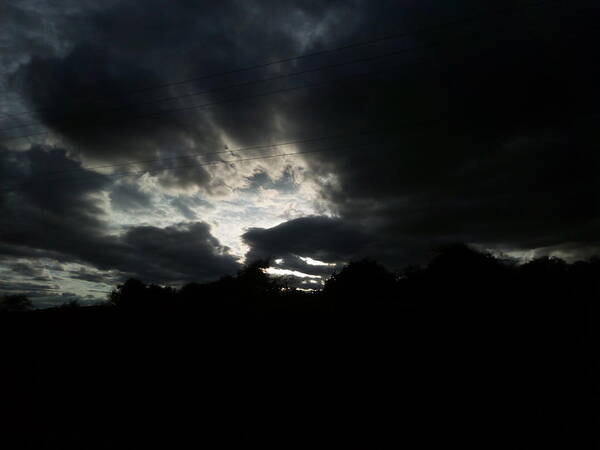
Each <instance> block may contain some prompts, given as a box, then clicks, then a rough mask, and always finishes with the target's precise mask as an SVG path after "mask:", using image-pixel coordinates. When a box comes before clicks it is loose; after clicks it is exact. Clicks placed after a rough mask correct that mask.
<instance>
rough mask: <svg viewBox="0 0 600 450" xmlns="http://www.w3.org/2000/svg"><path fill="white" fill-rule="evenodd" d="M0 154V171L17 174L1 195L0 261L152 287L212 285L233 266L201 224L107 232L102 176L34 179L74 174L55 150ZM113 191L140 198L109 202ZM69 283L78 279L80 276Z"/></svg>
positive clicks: (225, 251) (70, 163)
mask: <svg viewBox="0 0 600 450" xmlns="http://www.w3.org/2000/svg"><path fill="white" fill-rule="evenodd" d="M1 155H2V156H1V157H0V161H1V162H2V164H0V167H4V168H6V167H7V166H8V165H9V164H12V165H11V167H12V168H13V169H15V168H18V167H20V168H22V171H21V172H20V173H19V172H16V171H14V172H13V173H12V180H13V189H12V190H8V191H7V192H5V194H4V197H3V198H2V200H1V203H0V208H1V210H2V213H3V214H2V216H1V217H0V242H1V244H0V257H2V256H5V257H6V256H13V257H20V258H50V259H54V260H58V261H63V262H78V263H85V264H90V265H92V266H94V267H96V268H98V269H101V270H117V271H119V272H120V273H122V274H123V277H124V276H137V277H142V278H144V279H148V280H153V281H155V282H165V281H170V282H182V281H189V280H196V279H212V278H216V277H219V276H221V275H223V274H227V273H232V272H234V271H235V270H236V269H237V267H238V266H237V263H236V262H235V259H234V258H233V257H232V256H231V255H230V254H229V250H228V248H226V247H224V246H222V245H220V244H219V242H218V240H217V239H216V238H214V237H213V236H212V235H211V233H210V229H209V226H208V225H207V224H205V223H203V222H193V223H188V224H182V225H174V226H171V227H166V228H157V227H151V226H131V227H129V228H128V229H127V230H126V231H125V233H123V234H120V235H115V234H114V233H111V232H110V228H109V226H108V223H107V220H106V214H105V210H104V208H103V197H102V196H101V195H100V194H101V191H102V190H103V189H107V188H108V186H109V183H108V182H109V179H108V177H106V176H103V175H98V174H95V173H88V174H87V175H88V176H86V177H82V173H81V171H80V172H78V176H77V178H75V177H73V178H72V179H71V181H69V180H65V179H61V180H59V179H53V178H41V179H38V178H36V176H35V175H36V174H37V173H40V172H41V173H47V172H48V169H53V170H54V171H55V172H56V173H58V171H59V170H60V171H62V172H64V171H66V170H68V169H73V168H74V167H75V168H79V164H78V163H75V162H73V161H72V160H69V159H67V158H66V156H65V152H64V151H62V150H58V149H48V148H42V147H38V148H35V149H32V150H30V151H28V152H19V153H15V152H13V153H11V152H4V153H2V154H1ZM40 166H42V167H43V170H42V169H40ZM84 174H85V173H84ZM115 192H117V194H116V196H117V198H120V202H121V203H123V202H125V203H127V202H130V203H131V202H134V201H135V202H137V203H138V204H139V203H140V202H141V201H142V200H141V199H145V197H139V198H138V197H136V196H135V195H134V194H132V193H130V192H127V191H125V192H127V194H126V195H124V194H123V192H121V191H113V192H112V193H111V197H112V198H113V199H114V197H115ZM136 195H138V196H139V193H138V194H136ZM132 197H133V199H132ZM144 201H147V200H144ZM124 206H125V205H124ZM126 206H128V207H129V208H130V209H131V208H132V205H131V204H129V205H126ZM133 206H137V205H133ZM142 206H143V205H142ZM134 209H135V208H134ZM10 267H11V268H12V270H13V271H15V270H16V271H20V272H21V273H24V271H26V270H29V271H30V272H31V271H32V270H33V269H28V266H26V265H23V264H12V265H11V266H10ZM29 275H33V272H32V273H29ZM74 278H78V279H85V278H82V276H81V274H80V275H79V276H76V277H74ZM106 278H107V279H108V278H110V277H106ZM98 279H100V278H98Z"/></svg>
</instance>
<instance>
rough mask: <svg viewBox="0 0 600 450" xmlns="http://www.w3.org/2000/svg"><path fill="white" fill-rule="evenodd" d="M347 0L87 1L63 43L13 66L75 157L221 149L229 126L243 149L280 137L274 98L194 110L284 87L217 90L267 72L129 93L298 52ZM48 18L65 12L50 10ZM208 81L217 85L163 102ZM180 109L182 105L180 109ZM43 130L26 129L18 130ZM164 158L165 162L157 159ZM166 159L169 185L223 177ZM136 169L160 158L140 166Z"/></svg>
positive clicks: (21, 86)
mask: <svg viewBox="0 0 600 450" xmlns="http://www.w3.org/2000/svg"><path fill="white" fill-rule="evenodd" d="M342 3H343V2H339V3H338V2H331V3H330V4H323V3H320V2H260V3H254V4H250V3H245V2H244V3H242V2H233V1H232V2H185V1H178V2H165V1H164V0H152V1H149V2H144V3H143V4H142V3H139V2H118V3H115V2H113V3H111V4H108V5H107V6H106V7H104V8H98V7H94V8H89V7H88V10H87V11H86V8H85V7H84V8H81V9H80V10H79V11H77V13H75V14H74V16H73V17H71V22H73V23H74V24H75V26H74V27H73V28H72V29H71V28H68V27H64V28H60V29H63V30H64V31H63V35H62V36H61V38H62V39H63V40H64V41H65V42H67V43H68V45H67V50H66V51H63V52H46V53H40V52H34V53H32V54H31V55H30V60H29V61H28V62H26V63H23V64H22V65H21V66H20V67H19V69H18V70H17V71H15V72H14V73H13V74H12V76H11V83H12V85H14V86H16V87H17V88H18V90H19V91H20V92H21V93H22V94H23V96H24V98H25V99H26V101H27V103H28V105H29V107H30V108H32V109H34V110H36V111H38V113H37V116H38V118H39V120H40V123H41V124H43V126H44V127H47V128H49V129H50V130H52V131H53V132H55V133H57V134H58V135H59V136H61V137H62V138H63V139H64V140H65V143H66V144H67V145H69V148H70V151H71V152H72V153H73V154H74V155H76V156H77V157H79V158H83V159H86V160H99V161H107V162H119V161H137V160H148V159H149V158H157V157H165V156H168V157H173V156H174V155H179V156H182V155H186V154H189V153H198V152H211V151H213V152H214V151H219V150H222V149H223V148H224V147H223V143H222V142H221V135H222V133H223V132H226V133H227V135H228V136H229V138H230V139H233V140H234V141H236V143H239V144H240V145H247V144H256V143H261V142H264V141H265V140H269V139H275V140H276V139H277V138H282V137H283V136H284V135H283V134H282V133H283V132H284V130H281V129H280V128H281V124H278V123H277V118H276V117H277V114H278V112H277V109H278V107H277V105H276V104H275V103H273V102H272V101H271V99H270V98H264V99H262V98H258V99H255V100H253V101H251V102H233V103H226V104H224V105H223V106H218V107H215V108H210V109H209V110H207V109H193V108H192V109H190V107H193V106H195V105H198V104H206V103H215V102H223V101H225V102H228V101H229V100H230V99H232V98H238V97H246V96H253V95H257V94H261V93H263V92H265V90H267V91H268V90H269V89H272V88H273V87H275V88H277V87H281V86H279V85H278V84H273V83H271V84H270V85H269V84H267V85H265V84H264V83H262V84H260V83H259V84H256V85H247V86H245V87H244V89H234V90H227V91H215V90H214V88H216V87H219V86H223V85H227V84H232V83H240V81H244V80H246V79H247V78H248V77H249V78H250V79H253V78H260V77H264V76H265V75H268V70H267V71H254V72H250V73H241V74H239V76H237V77H229V78H223V77H218V78H216V79H199V80H197V81H195V82H191V83H186V84H183V85H175V86H172V87H165V88H162V89H158V90H143V91H142V92H133V91H136V90H138V91H139V89H140V88H142V89H143V88H145V87H147V86H160V85H164V84H168V83H169V82H171V81H177V80H181V79H190V78H198V77H199V76H201V75H203V74H207V73H215V72H221V71H229V70H232V69H237V68H238V67H240V66H244V65H248V64H255V63H256V61H257V60H259V61H262V60H266V59H270V58H273V57H285V56H288V55H289V54H290V53H298V52H300V51H302V49H303V48H302V47H303V44H304V43H303V42H302V40H303V39H304V38H306V36H305V35H304V34H303V31H304V32H312V30H311V25H312V24H313V23H316V22H323V21H325V22H327V23H328V24H329V23H330V22H331V23H332V24H335V23H337V21H338V20H339V18H336V16H335V14H334V13H335V11H336V7H337V5H338V4H342ZM17 9H18V7H17ZM49 9H50V10H52V8H49ZM21 14H24V12H22V11H21ZM47 14H49V17H51V18H52V20H58V19H56V18H54V15H52V14H51V13H50V11H47ZM67 23H69V22H67ZM61 25H62V24H61ZM290 30H294V32H291V31H290ZM57 39H58V38H57ZM270 69H274V70H278V69H280V68H278V67H272V68H270ZM40 74H43V76H40ZM240 77H241V78H240ZM265 88H267V89H265ZM207 89H209V90H210V89H213V90H212V91H211V92H208V93H205V94H203V95H201V96H193V97H189V96H188V97H186V98H175V99H172V100H169V101H161V102H156V100H157V99H164V98H170V97H177V96H179V97H181V96H182V95H189V94H190V93H194V92H198V91H199V90H207ZM177 109H179V110H181V111H179V112H178V111H174V110H177ZM166 110H170V112H168V113H165V112H166ZM23 121H24V122H25V123H27V122H30V120H25V119H24V120H23ZM40 129H41V128H39V127H30V128H22V129H19V130H18V131H16V132H15V133H14V135H18V134H28V133H31V132H34V133H35V132H37V131H38V130H40ZM266 153H269V152H266ZM259 154H260V153H259ZM163 166H165V163H164V162H163V163H161V164H160V165H159V167H163ZM166 166H168V167H171V168H172V170H170V171H167V172H162V173H161V174H160V177H159V179H160V180H161V182H162V183H163V184H164V185H165V186H166V187H175V186H179V185H180V186H181V187H183V188H189V187H191V186H196V185H198V186H203V187H205V188H207V189H209V188H210V187H211V183H213V182H216V183H217V184H218V180H213V179H212V178H211V176H210V175H209V173H208V172H206V171H205V170H204V169H203V168H202V167H200V166H198V165H197V163H196V162H195V161H194V160H188V161H186V164H185V165H183V166H182V165H181V164H179V165H177V164H174V163H173V164H166ZM140 167H142V168H144V169H152V168H156V167H157V165H156V164H151V163H141V164H140Z"/></svg>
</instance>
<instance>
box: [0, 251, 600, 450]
mask: <svg viewBox="0 0 600 450" xmlns="http://www.w3.org/2000/svg"><path fill="white" fill-rule="evenodd" d="M455 256H456V255H455ZM465 258H466V259H465ZM459 262H460V264H457V261H456V260H452V258H450V259H448V257H447V258H446V260H444V259H443V258H442V259H441V260H440V259H438V260H437V263H435V262H434V263H432V264H431V265H430V267H429V268H428V269H426V270H424V271H413V272H411V273H410V274H408V275H407V276H406V277H405V278H403V279H402V280H400V281H394V284H389V285H386V284H385V283H386V281H385V279H382V278H378V277H379V275H381V274H379V275H377V274H373V273H371V275H367V276H365V277H363V278H361V277H356V276H354V275H356V274H352V275H353V276H352V277H350V278H349V279H344V277H343V276H339V277H338V278H337V284H336V283H329V288H328V289H326V291H325V292H324V293H323V294H319V295H312V296H310V295H300V294H293V293H287V294H282V293H281V292H275V291H273V290H272V289H271V287H269V286H266V285H261V282H260V280H259V281H256V280H255V282H253V283H250V285H249V284H247V283H246V284H243V283H241V281H239V280H238V282H237V283H238V284H237V285H236V284H235V283H236V282H234V281H231V280H230V281H229V283H230V284H229V285H228V286H229V287H228V288H227V289H225V288H223V286H222V285H221V286H220V287H219V289H220V290H219V291H218V292H219V293H220V295H221V297H220V298H219V299H215V298H213V297H211V295H214V294H215V292H217V291H216V290H215V289H217V288H215V286H212V287H211V288H207V287H201V286H192V287H191V288H188V291H187V294H186V295H185V296H184V295H178V296H173V297H171V298H170V299H169V300H168V303H167V302H166V301H163V300H162V299H158V300H157V299H156V298H154V299H153V300H152V301H151V299H150V298H147V299H146V300H147V302H146V303H144V299H140V298H135V299H134V300H133V301H131V302H128V301H125V300H124V299H123V298H120V299H119V298H117V300H118V301H117V302H116V303H117V306H112V307H88V308H62V309H55V310H46V311H32V312H26V313H7V314H3V315H0V326H1V337H2V343H3V345H2V378H3V381H4V384H3V389H2V409H3V410H4V412H5V413H6V417H7V418H6V419H5V420H4V421H3V422H2V439H3V440H4V441H6V442H7V444H9V445H5V446H3V448H7V449H8V448H52V449H54V448H61V449H63V448H78V449H96V448H132V449H133V448H147V447H149V446H150V445H152V446H156V445H159V446H160V447H162V448H173V449H175V448H193V447H200V446H205V447H207V448H226V447H227V448H229V447H231V446H232V445H234V446H240V445H258V446H259V448H260V447H273V448H274V447H277V448H290V447H291V448H295V447H303V448H307V447H309V446H310V447H321V446H338V445H341V446H350V445H352V446H353V447H358V448H382V447H384V446H385V447H388V446H396V447H400V448H408V449H413V448H414V449H421V448H422V449H431V448H442V447H450V446H452V447H457V448H473V449H475V448H477V449H487V448H503V449H504V448H518V449H537V448H549V447H552V448H572V449H587V448H596V447H595V444H597V442H595V441H594V434H595V431H596V428H597V417H598V415H597V404H598V395H597V394H598V393H597V379H596V377H597V374H598V372H597V368H596V362H597V354H598V345H597V344H598V335H597V323H598V314H597V311H598V293H599V291H598V281H597V280H598V277H597V276H596V275H598V262H593V263H587V264H580V265H578V266H566V265H564V264H562V263H560V264H559V263H557V262H556V261H554V262H553V261H548V260H546V261H542V262H538V264H537V266H533V267H531V266H530V267H529V268H528V269H527V271H525V269H523V268H522V269H518V270H517V269H516V268H514V267H506V266H504V265H502V264H501V263H500V262H497V261H492V260H490V259H487V258H485V257H481V255H474V254H472V255H467V256H465V255H462V256H460V257H459ZM363 269H364V267H363ZM365 270H367V272H368V269H365ZM369 277H371V281H373V280H374V279H377V280H378V282H377V283H376V284H373V283H366V281H365V279H369ZM384 278H385V277H384ZM357 279H360V280H361V281H356V280H357ZM340 280H341V281H340ZM350 280H352V281H350ZM257 283H258V285H260V286H262V287H260V288H256V285H257ZM390 283H391V282H390ZM236 286H237V287H236ZM252 286H254V287H252ZM143 292H145V293H146V295H150V294H149V293H150V291H143ZM121 293H123V292H121ZM209 293H212V294H211V295H209ZM202 296H203V297H202ZM129 300H131V299H129ZM119 302H120V303H119ZM144 304H146V306H145V307H144V306H141V305H144Z"/></svg>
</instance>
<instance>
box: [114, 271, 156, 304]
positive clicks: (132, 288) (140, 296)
mask: <svg viewBox="0 0 600 450" xmlns="http://www.w3.org/2000/svg"><path fill="white" fill-rule="evenodd" d="M146 294H147V287H146V285H145V284H144V283H143V282H141V281H140V280H136V279H134V278H130V279H129V280H127V281H126V282H125V283H123V284H120V285H118V286H117V288H116V289H113V291H112V292H111V293H110V294H109V301H110V302H111V303H112V304H113V305H115V306H118V307H120V308H131V307H134V306H137V307H139V306H143V304H144V300H145V299H146Z"/></svg>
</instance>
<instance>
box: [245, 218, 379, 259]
mask: <svg viewBox="0 0 600 450" xmlns="http://www.w3.org/2000/svg"><path fill="white" fill-rule="evenodd" d="M242 238H243V239H244V242H245V243H246V244H247V245H249V246H250V247H251V251H250V252H249V254H248V255H247V258H248V259H249V260H255V259H264V258H273V259H276V258H283V259H284V260H286V261H290V263H292V262H293V261H297V257H298V256H303V257H311V258H313V259H316V260H318V261H323V262H337V261H340V260H342V261H343V260H348V259H352V258H354V257H356V256H357V255H361V254H362V253H363V252H364V251H365V250H366V244H367V243H368V242H369V240H370V238H369V237H368V236H367V235H366V234H364V233H363V232H362V231H361V230H359V229H356V228H355V227H352V226H350V225H348V224H347V223H345V222H344V221H342V220H340V219H332V218H328V217H316V216H315V217H304V218H300V219H294V220H290V221H288V222H285V223H283V224H281V225H278V226H276V227H273V228H270V229H263V228H251V229H250V230H248V231H247V232H246V233H244V235H243V236H242ZM296 264H298V263H296ZM306 266H308V265H304V266H302V268H303V269H307V267H306ZM296 267H298V265H296ZM314 267H318V266H314ZM313 270H314V269H313Z"/></svg>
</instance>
